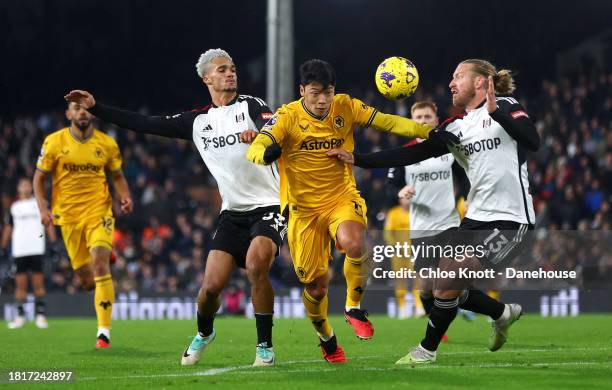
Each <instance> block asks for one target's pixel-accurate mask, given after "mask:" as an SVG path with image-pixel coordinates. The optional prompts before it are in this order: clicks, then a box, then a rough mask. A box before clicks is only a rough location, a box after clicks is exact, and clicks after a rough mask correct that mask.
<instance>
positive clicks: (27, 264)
mask: <svg viewBox="0 0 612 390" xmlns="http://www.w3.org/2000/svg"><path fill="white" fill-rule="evenodd" d="M6 219H7V220H6V221H5V224H4V230H3V232H2V243H1V247H2V249H3V250H4V251H5V253H6V249H7V247H8V243H9V241H10V242H11V255H12V257H13V259H14V260H15V266H16V271H15V303H16V304H17V316H16V317H15V319H14V320H13V321H11V322H9V324H8V327H9V329H17V328H21V327H23V326H24V325H25V323H26V318H25V310H24V308H23V305H24V304H25V301H26V298H27V294H28V271H30V272H31V274H30V277H31V280H32V290H33V292H34V313H35V318H34V323H35V324H36V326H37V327H38V328H41V329H44V328H47V327H48V326H49V325H48V324H47V318H46V317H45V300H44V299H45V276H44V274H43V266H42V260H43V255H44V254H45V238H46V237H45V230H46V231H47V235H48V237H49V241H50V242H51V243H52V244H54V243H55V242H56V240H57V235H56V234H55V228H54V227H53V225H48V226H47V227H46V229H45V227H44V226H42V225H41V223H40V212H39V211H38V206H37V205H36V199H35V198H34V196H33V194H32V182H31V181H30V180H29V179H27V178H21V179H19V182H18V183H17V200H16V201H15V202H14V203H13V204H12V205H11V209H10V211H9V213H8V215H7V218H6Z"/></svg>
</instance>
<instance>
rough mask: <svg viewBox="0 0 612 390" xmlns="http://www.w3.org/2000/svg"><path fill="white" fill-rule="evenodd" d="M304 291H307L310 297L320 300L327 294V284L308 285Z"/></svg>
mask: <svg viewBox="0 0 612 390" xmlns="http://www.w3.org/2000/svg"><path fill="white" fill-rule="evenodd" d="M306 291H308V294H309V295H310V296H311V297H313V298H314V299H316V300H317V301H320V300H321V299H323V298H325V296H326V295H327V286H308V287H306Z"/></svg>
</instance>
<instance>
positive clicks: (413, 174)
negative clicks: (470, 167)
mask: <svg viewBox="0 0 612 390" xmlns="http://www.w3.org/2000/svg"><path fill="white" fill-rule="evenodd" d="M454 161H455V159H454V158H453V155H452V154H451V153H448V154H445V155H443V156H440V157H432V158H430V159H427V160H425V161H421V162H420V163H416V164H412V165H408V166H406V167H401V168H391V169H390V170H389V174H388V176H389V179H391V180H392V181H393V182H394V183H395V185H396V186H398V187H403V186H404V185H410V186H413V187H414V189H415V195H414V196H413V197H412V199H411V203H410V238H421V237H428V236H433V235H435V234H438V233H440V232H442V231H444V230H447V229H450V228H453V227H458V226H459V224H460V222H461V220H460V219H459V213H458V212H457V209H456V208H455V190H454V186H453V171H452V165H453V162H454ZM402 171H403V172H402ZM397 175H402V177H397Z"/></svg>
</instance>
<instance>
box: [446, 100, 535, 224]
mask: <svg viewBox="0 0 612 390" xmlns="http://www.w3.org/2000/svg"><path fill="white" fill-rule="evenodd" d="M497 99H498V100H500V99H512V101H511V102H509V103H510V104H518V103H517V102H516V100H515V99H514V98H511V97H498V98H497ZM446 131H449V132H451V133H453V134H455V135H456V136H458V137H459V139H460V140H461V143H460V144H459V145H457V146H454V147H449V149H450V150H451V152H452V153H453V155H454V156H455V160H456V161H457V162H458V163H459V165H461V166H462V167H463V169H465V172H466V174H467V176H468V179H469V181H470V184H471V190H470V192H469V195H468V197H467V202H468V209H467V213H466V218H469V219H473V220H477V221H484V222H489V221H496V220H503V221H514V222H518V223H522V224H534V223H535V212H534V209H533V200H532V198H531V195H530V194H529V179H528V177H527V162H526V152H525V151H524V150H523V149H522V148H520V147H518V144H517V142H516V141H515V140H514V139H513V138H512V137H510V135H509V134H508V133H507V132H506V131H505V130H504V128H503V127H502V126H501V125H500V124H499V123H498V122H496V121H495V120H493V119H492V118H491V116H490V115H489V113H488V111H487V108H486V106H485V105H482V106H480V107H479V108H477V109H475V110H472V111H470V112H469V113H468V114H466V115H465V116H464V117H463V118H457V119H455V120H453V121H452V122H451V123H449V124H448V125H447V127H446Z"/></svg>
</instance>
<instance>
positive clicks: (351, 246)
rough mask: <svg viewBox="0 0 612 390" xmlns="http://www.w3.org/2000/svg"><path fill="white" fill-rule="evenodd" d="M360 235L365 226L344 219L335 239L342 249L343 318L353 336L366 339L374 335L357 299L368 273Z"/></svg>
mask: <svg viewBox="0 0 612 390" xmlns="http://www.w3.org/2000/svg"><path fill="white" fill-rule="evenodd" d="M364 235H365V226H364V225H363V224H362V223H360V222H357V221H344V222H342V223H341V224H340V225H339V226H338V230H337V232H336V240H337V242H338V244H339V246H340V247H341V248H342V249H343V250H344V251H345V252H346V256H345V258H344V266H343V271H344V277H345V279H346V304H345V308H344V318H345V320H346V322H347V323H348V324H349V325H350V326H351V327H352V328H353V331H354V332H355V335H356V336H357V337H359V338H360V339H362V340H369V339H371V338H372V337H373V336H374V327H373V326H372V323H371V322H370V320H368V312H367V311H366V310H362V309H361V300H362V299H363V296H364V293H365V289H366V284H367V282H368V277H369V274H370V272H369V271H370V267H369V264H368V261H367V260H368V253H367V251H366V250H365V247H364V240H365V238H364Z"/></svg>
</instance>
